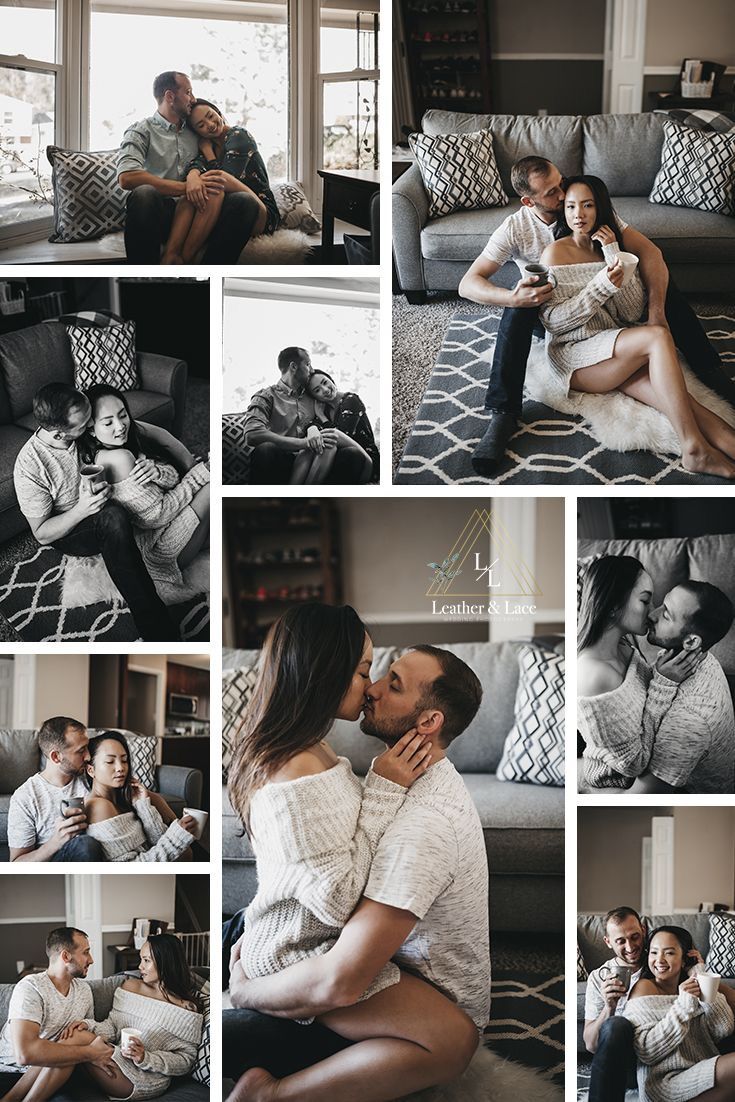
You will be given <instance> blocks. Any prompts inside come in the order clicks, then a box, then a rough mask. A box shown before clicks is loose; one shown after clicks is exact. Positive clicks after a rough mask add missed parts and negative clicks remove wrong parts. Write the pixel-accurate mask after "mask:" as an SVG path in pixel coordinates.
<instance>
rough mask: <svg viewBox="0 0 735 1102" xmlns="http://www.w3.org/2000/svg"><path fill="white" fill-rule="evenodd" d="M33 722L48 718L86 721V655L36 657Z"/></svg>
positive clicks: (87, 716) (39, 722) (46, 655)
mask: <svg viewBox="0 0 735 1102" xmlns="http://www.w3.org/2000/svg"><path fill="white" fill-rule="evenodd" d="M35 713H36V723H37V725H39V726H40V724H41V723H42V722H43V721H44V719H47V718H48V717H49V716H65V715H66V716H72V717H73V718H74V719H78V720H79V721H80V722H81V723H87V722H88V721H89V655H86V654H64V655H57V654H39V655H36V693H35Z"/></svg>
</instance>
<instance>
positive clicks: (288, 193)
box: [272, 180, 322, 233]
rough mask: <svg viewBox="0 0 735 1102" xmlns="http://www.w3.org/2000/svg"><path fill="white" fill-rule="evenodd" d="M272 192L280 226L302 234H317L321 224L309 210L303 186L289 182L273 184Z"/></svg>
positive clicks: (294, 181) (296, 182) (309, 206)
mask: <svg viewBox="0 0 735 1102" xmlns="http://www.w3.org/2000/svg"><path fill="white" fill-rule="evenodd" d="M272 190H273V197H274V199H275V200H276V206H277V207H278V213H279V214H280V216H281V225H282V226H285V227H286V229H289V230H302V231H303V232H304V233H318V232H319V230H320V229H321V228H322V224H321V222H320V221H319V219H318V218H317V216H316V215H315V214H314V211H313V210H312V209H311V205H310V203H309V200H308V199H307V198H306V192H305V191H304V185H303V184H300V183H299V182H298V181H297V180H289V181H288V182H287V183H285V184H274V185H273V189H272Z"/></svg>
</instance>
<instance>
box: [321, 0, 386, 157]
mask: <svg viewBox="0 0 735 1102" xmlns="http://www.w3.org/2000/svg"><path fill="white" fill-rule="evenodd" d="M332 2H334V0H332ZM328 3H329V0H325V2H324V3H323V4H322V7H321V21H320V22H321V27H320V42H319V47H320V63H319V84H320V94H319V96H318V104H319V108H320V118H321V166H320V167H322V168H330V169H364V168H374V169H377V167H378V163H379V162H378V84H379V54H378V41H379V35H378V21H379V15H378V6H377V4H376V5H375V7H374V8H373V9H370V4H369V3H368V4H367V5H366V6H365V7H363V8H361V9H360V10H358V7H357V5H358V3H359V0H351V2H350V0H348V2H347V4H346V5H345V6H344V7H339V8H338V7H329V6H327V4H328ZM368 9H370V10H368Z"/></svg>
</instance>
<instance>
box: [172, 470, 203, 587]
mask: <svg viewBox="0 0 735 1102" xmlns="http://www.w3.org/2000/svg"><path fill="white" fill-rule="evenodd" d="M209 503H210V492H209V483H207V485H206V486H202V487H201V489H199V490H197V492H196V493H195V494H194V497H193V498H192V499H191V507H192V509H193V510H194V512H195V513H196V515H197V516H198V517H199V526H198V528H197V529H196V530H195V531H194V532H193V533H192V535H191V538H190V539H189V542H188V543H187V545H186V546H185V547H184V548H183V549H182V550H181V551H180V552H179V556H178V559H177V562H178V564H179V567H180V569H181V570H184V568H185V567H187V566H188V565H189V563H190V562H193V561H194V559H195V558H196V556H197V555H198V554H199V552H200V551H201V549H202V548H203V547H206V546H207V543H208V541H209Z"/></svg>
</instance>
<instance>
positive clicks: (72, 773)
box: [59, 758, 87, 778]
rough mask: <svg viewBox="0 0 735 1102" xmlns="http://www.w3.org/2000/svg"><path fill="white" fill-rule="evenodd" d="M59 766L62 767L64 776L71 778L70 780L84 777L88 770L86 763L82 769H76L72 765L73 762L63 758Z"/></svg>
mask: <svg viewBox="0 0 735 1102" xmlns="http://www.w3.org/2000/svg"><path fill="white" fill-rule="evenodd" d="M59 765H60V767H61V769H62V771H63V773H64V776H65V777H69V778H71V777H83V776H84V773H85V770H86V768H87V765H86V762H85V763H84V765H82V767H81V768H80V769H75V768H74V766H73V765H72V764H71V762H69V761H67V759H66V758H62V759H61V761H60V762H59Z"/></svg>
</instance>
